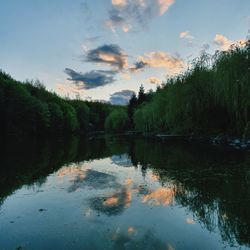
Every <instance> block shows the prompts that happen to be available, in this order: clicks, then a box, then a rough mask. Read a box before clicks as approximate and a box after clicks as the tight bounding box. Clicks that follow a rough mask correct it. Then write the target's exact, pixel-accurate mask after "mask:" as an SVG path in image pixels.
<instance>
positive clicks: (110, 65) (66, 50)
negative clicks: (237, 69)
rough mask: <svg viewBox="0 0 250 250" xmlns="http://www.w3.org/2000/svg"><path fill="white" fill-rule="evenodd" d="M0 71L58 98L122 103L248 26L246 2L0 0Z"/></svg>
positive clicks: (249, 6)
mask: <svg viewBox="0 0 250 250" xmlns="http://www.w3.org/2000/svg"><path fill="white" fill-rule="evenodd" d="M0 4H1V5H0V68H1V69H2V70H4V71H6V72H7V73H9V74H10V75H11V76H13V77H14V78H15V79H17V80H21V81H24V80H26V79H39V80H40V81H42V82H43V83H44V84H45V86H46V87H47V89H48V90H52V91H55V92H57V93H58V94H60V95H62V96H67V95H69V96H71V97H75V96H76V94H77V93H79V94H80V96H81V97H82V98H83V99H90V98H91V99H93V100H111V101H112V102H113V103H117V102H118V103H122V102H124V101H126V100H128V99H129V97H130V95H131V93H132V91H136V92H137V91H138V88H139V86H140V85H141V84H143V85H144V87H145V89H146V90H149V89H155V88H156V86H157V84H159V83H161V82H162V81H164V80H165V79H166V77H168V76H171V75H174V74H178V73H179V72H181V71H182V70H185V68H186V67H187V65H188V64H189V63H190V62H191V61H192V59H193V58H195V57H196V56H198V55H199V54H200V53H201V51H202V50H206V51H207V52H208V53H213V52H214V51H215V50H218V49H219V50H227V49H228V47H229V46H230V45H231V44H232V43H233V42H237V41H244V39H246V37H247V33H248V30H249V28H250V1H249V0H85V1H84V0H0Z"/></svg>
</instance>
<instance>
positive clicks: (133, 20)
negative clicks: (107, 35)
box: [105, 0, 175, 32]
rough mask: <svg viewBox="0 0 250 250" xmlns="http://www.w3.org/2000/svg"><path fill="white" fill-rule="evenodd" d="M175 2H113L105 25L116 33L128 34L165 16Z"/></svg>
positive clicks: (147, 0) (119, 0)
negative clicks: (118, 29)
mask: <svg viewBox="0 0 250 250" xmlns="http://www.w3.org/2000/svg"><path fill="white" fill-rule="evenodd" d="M174 1H175V0H112V8H111V10H110V11H109V17H108V19H107V20H106V22H105V24H106V26H107V27H109V28H111V29H112V30H113V31H115V29H116V28H121V29H122V30H123V31H124V32H128V31H130V30H131V28H132V27H134V26H136V27H146V26H147V25H148V22H149V21H150V19H153V18H155V17H157V16H161V15H163V14H164V13H165V12H166V11H167V10H168V9H169V7H170V6H171V5H172V4H173V3H174Z"/></svg>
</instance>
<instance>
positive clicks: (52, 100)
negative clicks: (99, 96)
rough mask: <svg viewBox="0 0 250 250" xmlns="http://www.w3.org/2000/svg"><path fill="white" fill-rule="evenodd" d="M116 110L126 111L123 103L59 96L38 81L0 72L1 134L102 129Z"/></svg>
mask: <svg viewBox="0 0 250 250" xmlns="http://www.w3.org/2000/svg"><path fill="white" fill-rule="evenodd" d="M117 112H118V113H119V114H120V113H125V114H126V112H125V107H121V106H114V105H111V104H108V103H101V102H94V101H91V102H90V101H81V100H70V99H66V98H61V97H59V96H58V95H56V94H55V93H51V92H49V91H47V90H46V88H45V87H44V85H43V84H41V83H40V82H38V81H34V82H32V81H31V82H24V83H22V82H18V81H15V80H14V79H12V78H11V77H10V76H9V75H8V74H6V73H4V72H0V117H1V123H0V131H1V133H2V134H22V135H41V134H61V133H64V134H65V133H74V132H82V133H86V132H89V131H100V130H104V126H105V120H106V118H107V117H108V116H109V115H113V114H115V113H117ZM109 123H110V122H109ZM120 128H121V129H123V128H122V127H120Z"/></svg>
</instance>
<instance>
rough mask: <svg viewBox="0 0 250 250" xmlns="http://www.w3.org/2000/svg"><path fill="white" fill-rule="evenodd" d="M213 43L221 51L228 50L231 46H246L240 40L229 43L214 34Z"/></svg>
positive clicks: (227, 40) (223, 37)
mask: <svg viewBox="0 0 250 250" xmlns="http://www.w3.org/2000/svg"><path fill="white" fill-rule="evenodd" d="M214 43H215V44H216V45H217V46H219V47H220V49H221V50H224V51H225V50H229V49H230V48H231V47H232V46H234V45H235V46H244V45H245V44H246V40H244V39H240V40H237V41H234V42H233V41H231V40H229V39H228V38H227V37H225V36H223V35H222V34H216V36H215V38H214Z"/></svg>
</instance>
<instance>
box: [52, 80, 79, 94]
mask: <svg viewBox="0 0 250 250" xmlns="http://www.w3.org/2000/svg"><path fill="white" fill-rule="evenodd" d="M55 90H56V92H57V93H58V94H59V95H62V96H66V95H70V94H75V95H77V94H80V92H81V89H79V88H78V87H77V86H72V85H71V84H69V83H57V84H56V87H55Z"/></svg>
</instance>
